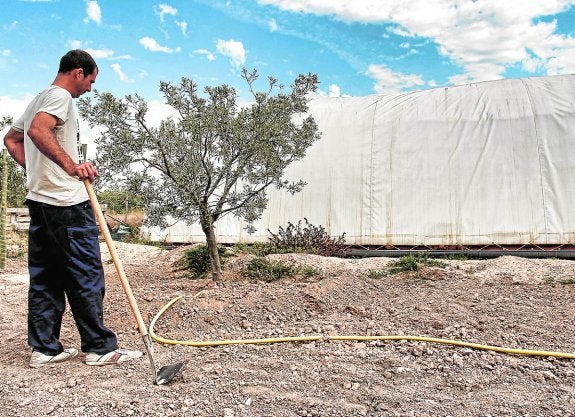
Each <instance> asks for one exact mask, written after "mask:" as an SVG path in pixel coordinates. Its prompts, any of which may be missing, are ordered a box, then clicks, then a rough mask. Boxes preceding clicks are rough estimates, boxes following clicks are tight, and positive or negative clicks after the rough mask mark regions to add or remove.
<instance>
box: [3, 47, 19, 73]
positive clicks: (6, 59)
mask: <svg viewBox="0 0 575 417" xmlns="http://www.w3.org/2000/svg"><path fill="white" fill-rule="evenodd" d="M17 63H18V60H17V59H16V58H14V57H13V56H12V50H11V49H0V69H1V68H7V67H9V66H10V65H13V64H17Z"/></svg>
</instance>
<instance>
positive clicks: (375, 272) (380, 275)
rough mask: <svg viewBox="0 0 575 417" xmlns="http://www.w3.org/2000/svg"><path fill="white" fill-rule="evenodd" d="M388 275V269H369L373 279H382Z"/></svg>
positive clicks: (369, 275)
mask: <svg viewBox="0 0 575 417" xmlns="http://www.w3.org/2000/svg"><path fill="white" fill-rule="evenodd" d="M388 275H389V272H387V271H380V270H376V269H370V270H369V271H367V276H368V278H372V279H381V278H385V277H386V276H388Z"/></svg>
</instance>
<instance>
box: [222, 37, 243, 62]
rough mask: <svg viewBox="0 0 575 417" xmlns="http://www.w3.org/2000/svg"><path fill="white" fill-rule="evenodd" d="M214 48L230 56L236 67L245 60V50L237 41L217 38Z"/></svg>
mask: <svg viewBox="0 0 575 417" xmlns="http://www.w3.org/2000/svg"><path fill="white" fill-rule="evenodd" d="M216 49H217V50H218V52H219V53H220V54H222V55H224V56H226V57H228V58H230V60H231V61H232V63H233V64H234V66H235V67H236V68H239V67H241V66H243V65H244V63H245V62H246V51H245V49H244V45H243V43H241V42H239V41H235V40H233V39H230V40H229V41H224V40H222V39H219V40H218V42H217V43H216Z"/></svg>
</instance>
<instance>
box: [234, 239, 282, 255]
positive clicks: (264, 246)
mask: <svg viewBox="0 0 575 417" xmlns="http://www.w3.org/2000/svg"><path fill="white" fill-rule="evenodd" d="M234 251H235V252H240V253H249V254H251V255H255V256H266V255H270V254H272V253H274V247H273V245H272V244H271V243H269V242H256V243H250V244H247V243H236V244H234Z"/></svg>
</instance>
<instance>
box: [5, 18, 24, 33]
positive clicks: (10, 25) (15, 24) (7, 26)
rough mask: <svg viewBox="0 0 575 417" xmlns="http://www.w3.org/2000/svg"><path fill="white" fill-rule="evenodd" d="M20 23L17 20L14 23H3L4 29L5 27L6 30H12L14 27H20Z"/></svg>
mask: <svg viewBox="0 0 575 417" xmlns="http://www.w3.org/2000/svg"><path fill="white" fill-rule="evenodd" d="M19 24H20V23H19V22H18V21H17V20H14V21H13V22H12V23H10V24H3V25H2V29H4V31H6V32H10V31H12V30H14V29H16V28H17V27H18V25H19Z"/></svg>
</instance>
